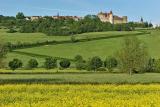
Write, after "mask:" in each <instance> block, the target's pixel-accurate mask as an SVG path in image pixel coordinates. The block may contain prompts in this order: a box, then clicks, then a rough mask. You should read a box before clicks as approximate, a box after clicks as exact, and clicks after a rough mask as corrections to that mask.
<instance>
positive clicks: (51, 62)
mask: <svg viewBox="0 0 160 107" xmlns="http://www.w3.org/2000/svg"><path fill="white" fill-rule="evenodd" d="M44 66H45V68H46V69H53V68H56V67H57V59H55V58H52V57H49V58H46V59H45V62H44Z"/></svg>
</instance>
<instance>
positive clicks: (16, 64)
mask: <svg viewBox="0 0 160 107" xmlns="http://www.w3.org/2000/svg"><path fill="white" fill-rule="evenodd" d="M38 65H39V63H38V61H37V60H36V59H30V60H29V61H28V64H27V69H33V68H38ZM59 65H60V67H61V68H62V69H65V68H69V67H70V65H71V62H70V60H68V59H63V60H61V61H60V62H59ZM8 66H9V67H10V69H12V70H16V69H18V68H21V67H22V66H23V62H22V61H21V60H19V59H13V60H12V61H10V62H9V63H8ZM43 67H44V68H46V69H54V68H57V67H58V64H57V59H55V58H52V57H49V58H46V59H45V62H44V65H43Z"/></svg>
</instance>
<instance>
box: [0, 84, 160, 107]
mask: <svg viewBox="0 0 160 107" xmlns="http://www.w3.org/2000/svg"><path fill="white" fill-rule="evenodd" d="M0 107H160V85H40V84H37V85H36V84H34V85H0Z"/></svg>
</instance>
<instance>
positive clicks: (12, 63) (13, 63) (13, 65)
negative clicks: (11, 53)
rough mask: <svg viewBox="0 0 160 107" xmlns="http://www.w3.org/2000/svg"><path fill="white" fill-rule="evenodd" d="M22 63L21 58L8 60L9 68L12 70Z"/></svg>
mask: <svg viewBox="0 0 160 107" xmlns="http://www.w3.org/2000/svg"><path fill="white" fill-rule="evenodd" d="M22 65H23V63H22V61H21V60H19V59H13V60H12V61H10V62H9V67H10V69H12V70H13V71H14V70H16V69H17V68H20V67H22Z"/></svg>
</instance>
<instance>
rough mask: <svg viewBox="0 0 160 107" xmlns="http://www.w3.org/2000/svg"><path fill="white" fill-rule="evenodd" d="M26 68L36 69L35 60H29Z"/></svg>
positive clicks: (36, 63) (36, 62)
mask: <svg viewBox="0 0 160 107" xmlns="http://www.w3.org/2000/svg"><path fill="white" fill-rule="evenodd" d="M28 67H29V68H31V69H32V68H37V67H38V61H37V60H36V59H30V60H29V61H28Z"/></svg>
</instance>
